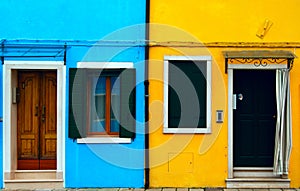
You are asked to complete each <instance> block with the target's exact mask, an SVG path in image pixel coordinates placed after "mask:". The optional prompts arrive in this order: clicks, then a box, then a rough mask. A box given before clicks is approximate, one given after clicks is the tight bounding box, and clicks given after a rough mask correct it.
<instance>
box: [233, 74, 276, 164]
mask: <svg viewBox="0 0 300 191" xmlns="http://www.w3.org/2000/svg"><path fill="white" fill-rule="evenodd" d="M275 80H276V73H275V70H234V72H233V93H234V94H236V109H235V110H233V141H234V143H233V144H234V150H233V153H234V154H233V155H234V161H233V164H234V167H272V166H273V158H274V156H273V155H274V142H275V125H276V84H275Z"/></svg>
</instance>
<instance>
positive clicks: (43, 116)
mask: <svg viewBox="0 0 300 191" xmlns="http://www.w3.org/2000/svg"><path fill="white" fill-rule="evenodd" d="M45 119H46V106H44V105H43V107H42V121H43V122H44V121H45Z"/></svg>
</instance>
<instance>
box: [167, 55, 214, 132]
mask: <svg viewBox="0 0 300 191" xmlns="http://www.w3.org/2000/svg"><path fill="white" fill-rule="evenodd" d="M176 60H178V61H206V81H207V87H206V128H169V126H168V117H169V116H168V103H169V98H168V94H169V92H168V91H169V90H168V86H169V61H176ZM211 65H212V57H211V56H164V111H165V112H164V127H163V133H193V134H194V133H211V76H212V73H211Z"/></svg>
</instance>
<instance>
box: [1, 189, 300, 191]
mask: <svg viewBox="0 0 300 191" xmlns="http://www.w3.org/2000/svg"><path fill="white" fill-rule="evenodd" d="M0 190H1V189H0ZM2 190H3V191H13V190H8V189H2ZM14 191H15V190H14ZM16 191H300V189H226V188H150V189H143V188H84V189H83V188H80V189H69V188H66V189H35V190H16Z"/></svg>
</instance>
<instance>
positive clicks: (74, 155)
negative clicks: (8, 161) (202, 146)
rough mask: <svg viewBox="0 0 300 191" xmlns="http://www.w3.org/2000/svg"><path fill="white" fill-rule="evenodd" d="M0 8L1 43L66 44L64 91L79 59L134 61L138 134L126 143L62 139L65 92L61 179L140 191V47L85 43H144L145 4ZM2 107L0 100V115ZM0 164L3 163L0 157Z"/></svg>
mask: <svg viewBox="0 0 300 191" xmlns="http://www.w3.org/2000/svg"><path fill="white" fill-rule="evenodd" d="M0 7H1V11H0V26H1V28H2V29H5V30H0V40H1V39H7V40H8V41H9V40H16V39H21V40H24V39H29V40H41V41H46V40H59V42H63V41H68V43H69V44H68V43H67V45H68V48H69V49H68V51H67V62H66V71H67V74H66V81H67V90H68V88H69V85H68V81H69V80H68V79H69V78H68V69H69V68H70V67H76V64H77V62H79V61H120V62H133V63H134V66H135V68H136V70H137V71H136V72H137V83H138V86H137V90H136V91H137V106H136V110H137V111H136V113H137V136H136V138H135V140H134V141H133V142H132V143H131V144H89V145H86V144H77V143H76V141H73V140H72V139H69V138H68V136H67V135H68V115H69V114H68V107H69V106H68V101H69V100H68V96H69V95H68V91H67V95H66V99H65V100H66V108H65V109H66V112H67V113H66V119H65V121H66V124H65V125H66V131H65V135H66V136H65V140H64V142H65V169H64V173H65V174H64V178H65V187H81V188H82V187H143V186H144V170H143V166H144V151H143V149H144V123H143V122H144V86H143V80H144V54H145V51H144V47H143V46H140V45H137V44H136V43H134V45H132V46H131V45H125V46H123V45H122V46H119V45H120V44H118V42H115V43H113V45H109V46H99V47H98V48H95V47H93V46H91V44H90V42H86V41H99V40H108V41H110V40H112V41H115V40H117V41H123V40H129V41H136V42H138V41H143V40H144V39H145V36H144V34H145V27H144V25H143V23H144V22H145V1H144V0H128V1H123V0H110V1H106V0H86V1H81V0H73V1H69V0H51V1H50V0H48V1H40V0H22V1H19V0H1V1H0ZM137 24H142V25H137ZM132 26H133V27H132ZM116 31H117V32H116ZM20 42H21V43H22V41H20ZM51 42H53V41H51ZM85 45H88V46H85ZM0 69H2V66H0ZM1 75H2V71H1ZM1 77H2V76H1ZM0 79H1V78H0ZM1 84H2V82H1ZM1 92H2V89H1V90H0V93H1ZM2 103H3V102H2V98H1V101H0V106H1V109H0V114H1V116H2ZM0 128H1V132H0V141H1V143H0V144H1V145H0V146H1V148H0V152H1V153H0V154H1V156H3V154H2V124H1V123H0ZM0 162H1V164H2V157H0ZM2 174H3V173H2V165H0V178H1V182H0V186H1V187H2V185H3V178H2Z"/></svg>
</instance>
